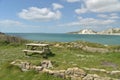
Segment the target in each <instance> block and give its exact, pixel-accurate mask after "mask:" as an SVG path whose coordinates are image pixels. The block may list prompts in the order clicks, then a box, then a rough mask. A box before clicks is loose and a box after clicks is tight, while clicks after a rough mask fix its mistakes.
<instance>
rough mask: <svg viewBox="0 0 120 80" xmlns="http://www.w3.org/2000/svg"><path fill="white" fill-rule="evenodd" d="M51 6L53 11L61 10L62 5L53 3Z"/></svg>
mask: <svg viewBox="0 0 120 80" xmlns="http://www.w3.org/2000/svg"><path fill="white" fill-rule="evenodd" d="M52 6H53V9H54V10H57V9H61V8H63V5H61V4H58V3H53V4H52Z"/></svg>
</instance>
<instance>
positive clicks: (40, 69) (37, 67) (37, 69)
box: [35, 66, 43, 71]
mask: <svg viewBox="0 0 120 80" xmlns="http://www.w3.org/2000/svg"><path fill="white" fill-rule="evenodd" d="M35 70H36V71H42V70H43V67H41V66H36V67H35Z"/></svg>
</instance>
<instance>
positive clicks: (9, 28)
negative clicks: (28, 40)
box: [0, 0, 120, 33]
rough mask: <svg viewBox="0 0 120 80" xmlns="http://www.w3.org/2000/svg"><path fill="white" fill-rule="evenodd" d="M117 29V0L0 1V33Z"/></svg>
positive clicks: (119, 5) (119, 22)
mask: <svg viewBox="0 0 120 80" xmlns="http://www.w3.org/2000/svg"><path fill="white" fill-rule="evenodd" d="M108 28H120V0H0V32H12V33H66V32H71V31H79V30H81V29H93V30H96V31H100V30H105V29H108Z"/></svg>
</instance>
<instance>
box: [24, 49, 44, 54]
mask: <svg viewBox="0 0 120 80" xmlns="http://www.w3.org/2000/svg"><path fill="white" fill-rule="evenodd" d="M23 52H26V53H27V52H30V53H40V54H42V53H44V51H36V50H23Z"/></svg>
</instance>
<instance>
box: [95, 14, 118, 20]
mask: <svg viewBox="0 0 120 80" xmlns="http://www.w3.org/2000/svg"><path fill="white" fill-rule="evenodd" d="M97 16H98V17H100V18H106V19H120V17H119V16H118V14H116V13H111V14H107V15H105V14H98V15H97Z"/></svg>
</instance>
